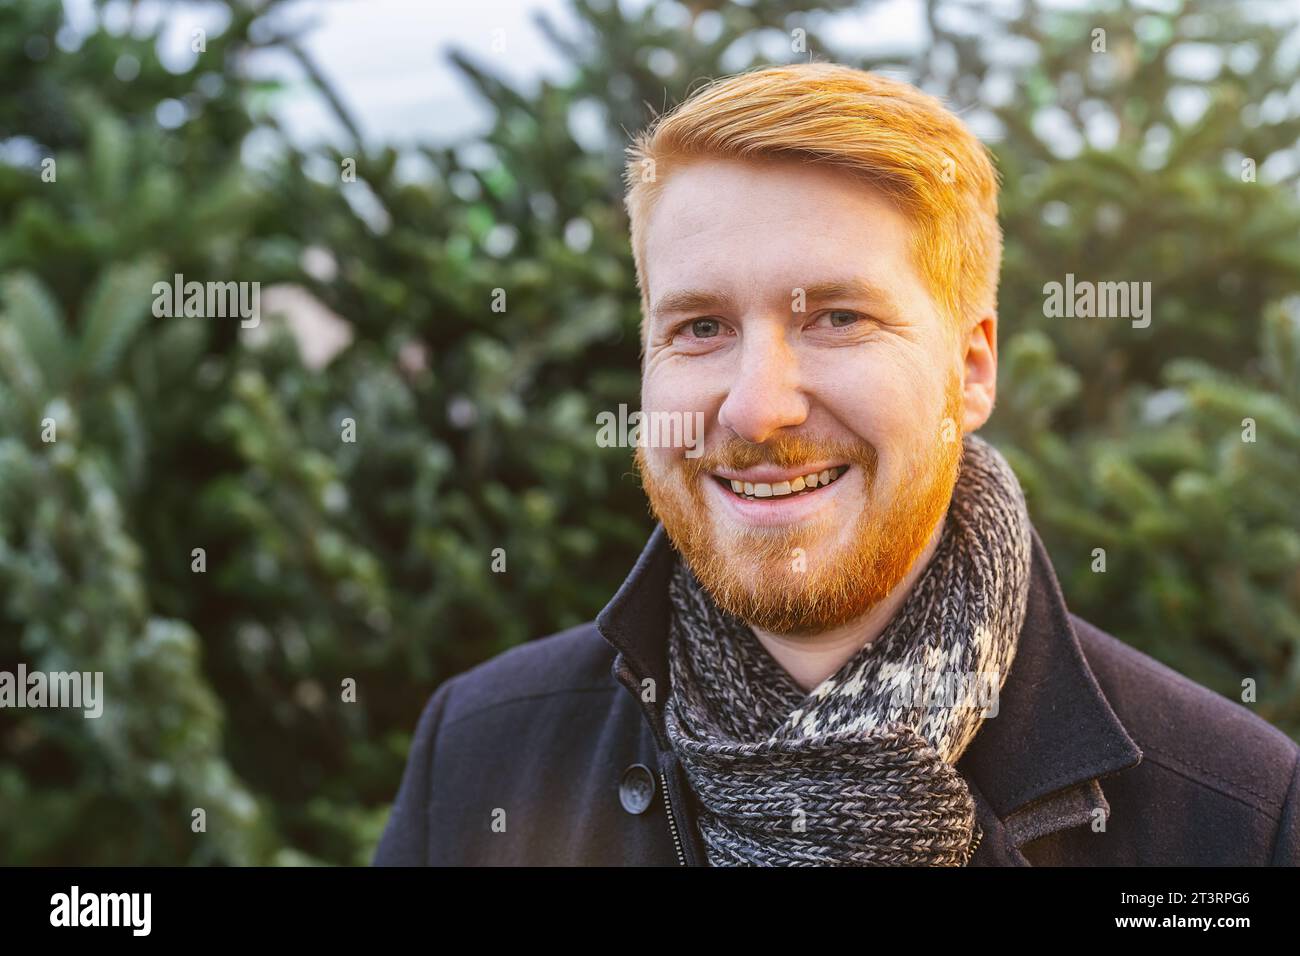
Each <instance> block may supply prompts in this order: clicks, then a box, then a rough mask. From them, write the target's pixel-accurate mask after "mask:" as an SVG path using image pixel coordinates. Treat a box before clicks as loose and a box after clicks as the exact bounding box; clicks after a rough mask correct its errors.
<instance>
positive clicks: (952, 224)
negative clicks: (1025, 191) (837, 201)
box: [624, 63, 1002, 329]
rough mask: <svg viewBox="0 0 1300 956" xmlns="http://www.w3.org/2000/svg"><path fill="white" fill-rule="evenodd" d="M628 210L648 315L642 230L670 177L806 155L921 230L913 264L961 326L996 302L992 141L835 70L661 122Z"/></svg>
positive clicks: (642, 143) (785, 69) (789, 79)
mask: <svg viewBox="0 0 1300 956" xmlns="http://www.w3.org/2000/svg"><path fill="white" fill-rule="evenodd" d="M627 153H628V159H627V165H626V168H625V172H624V175H625V181H626V184H627V195H626V198H625V204H626V207H627V213H628V218H629V221H630V224H631V233H632V252H633V255H634V257H635V259H636V274H637V286H638V288H639V289H640V291H641V308H642V316H643V326H644V316H646V315H648V314H649V302H648V280H647V277H646V263H645V231H646V223H647V221H648V220H649V216H650V211H651V210H652V209H653V207H654V204H655V202H656V200H657V198H658V196H659V193H660V191H661V190H662V189H663V187H664V184H665V183H666V182H667V181H668V179H669V177H671V176H672V174H673V171H674V170H675V169H677V168H679V167H680V166H682V165H685V164H688V163H689V162H690V161H692V160H698V159H708V158H731V159H762V158H764V157H771V158H789V157H797V158H804V159H806V160H808V161H809V162H817V163H825V164H830V165H834V166H838V167H842V168H844V169H845V170H846V171H847V172H849V173H850V174H852V175H855V176H857V177H858V178H860V179H861V180H863V182H864V183H867V184H869V185H871V186H874V187H875V188H877V189H879V190H881V191H882V192H883V193H884V194H885V195H887V196H888V197H890V198H891V199H892V200H893V201H894V202H895V204H896V205H897V206H898V208H900V209H901V210H902V211H903V212H904V214H906V215H907V217H908V219H909V220H910V222H911V223H912V226H913V255H914V262H915V263H916V265H917V267H918V269H919V270H920V272H921V274H922V276H923V277H924V278H925V280H926V283H927V285H928V287H929V289H930V291H931V294H932V295H933V296H934V297H935V299H936V301H937V302H938V303H939V306H940V308H941V309H942V310H943V311H944V312H945V313H946V314H947V315H948V316H949V317H950V318H951V319H952V320H953V323H954V325H955V326H956V327H957V328H958V329H964V328H965V327H966V326H968V325H970V324H973V323H974V321H975V320H976V319H977V318H978V316H980V315H981V314H983V313H984V312H986V311H990V310H993V309H995V308H996V307H997V285H998V272H999V269H1000V267H1001V261H1002V232H1001V229H1000V228H999V226H998V221H997V214H998V210H997V196H998V177H997V172H996V170H995V169H994V167H993V162H992V159H991V157H990V154H989V152H988V150H987V149H986V148H985V146H984V145H983V144H982V143H981V142H980V141H979V140H978V139H976V138H975V136H974V134H972V133H971V132H970V130H968V129H967V128H966V127H965V125H964V124H963V123H962V122H961V121H960V120H959V119H958V118H957V117H956V116H955V115H953V113H951V112H950V111H949V110H948V109H947V108H945V107H944V105H943V104H942V103H941V102H940V101H939V100H937V99H935V98H934V97H933V96H930V95H928V94H926V93H922V92H921V91H920V90H918V89H916V88H915V87H913V86H910V85H908V84H906V83H902V82H899V81H897V80H891V79H888V78H886V77H883V76H879V75H877V74H874V73H868V72H866V71H864V70H857V69H853V68H852V67H847V66H839V65H837V64H833V63H798V64H793V65H789V66H774V67H767V68H764V69H759V70H754V71H751V72H748V73H741V74H738V75H736V76H732V77H727V78H725V79H722V80H718V81H716V82H714V83H712V84H710V85H709V86H706V87H704V88H702V89H700V90H698V91H697V92H696V93H695V94H694V95H692V96H690V97H689V98H688V99H687V100H686V101H685V102H683V103H681V104H680V105H678V106H677V107H676V108H675V109H673V110H671V111H670V112H668V113H666V114H664V115H663V116H660V117H658V118H657V119H656V120H655V122H653V123H652V124H651V125H650V127H649V128H648V129H647V130H645V131H644V132H643V133H642V134H641V135H640V136H638V137H637V138H636V140H635V141H634V142H633V144H632V145H631V146H630V147H628V150H627Z"/></svg>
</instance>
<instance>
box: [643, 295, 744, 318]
mask: <svg viewBox="0 0 1300 956" xmlns="http://www.w3.org/2000/svg"><path fill="white" fill-rule="evenodd" d="M735 308H736V300H735V299H734V298H732V297H731V295H730V294H728V293H726V292H707V291H704V290H702V289H682V290H679V291H677V292H668V293H666V294H665V295H663V296H662V297H661V298H660V299H659V301H658V302H656V303H655V304H654V305H652V306H651V307H650V315H651V316H652V317H654V318H659V317H660V316H664V315H676V314H678V313H681V312H732V311H735Z"/></svg>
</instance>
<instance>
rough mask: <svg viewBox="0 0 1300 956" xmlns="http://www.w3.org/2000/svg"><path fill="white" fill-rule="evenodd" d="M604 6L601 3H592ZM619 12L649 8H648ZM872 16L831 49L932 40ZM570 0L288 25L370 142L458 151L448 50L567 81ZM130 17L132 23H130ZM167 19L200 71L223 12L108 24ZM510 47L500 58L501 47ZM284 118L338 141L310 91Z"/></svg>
mask: <svg viewBox="0 0 1300 956" xmlns="http://www.w3.org/2000/svg"><path fill="white" fill-rule="evenodd" d="M594 2H600V0H594ZM604 2H619V3H620V4H621V5H622V6H623V7H624V8H625V9H627V10H634V9H639V8H642V7H644V6H645V5H646V3H647V2H648V0H604ZM64 6H65V9H66V10H67V11H68V14H69V19H70V22H71V23H73V24H74V26H80V28H81V29H82V30H85V29H87V28H88V26H89V25H90V24H93V22H94V20H93V18H94V3H93V0H64ZM660 6H661V7H663V8H664V9H663V15H664V16H666V17H668V18H670V19H671V17H672V15H673V14H674V13H676V14H678V15H680V14H681V8H680V4H675V3H662V4H660ZM866 6H867V9H864V10H857V11H851V12H849V13H844V14H836V15H834V16H831V17H829V18H828V21H827V22H828V23H829V24H831V25H832V26H831V28H830V30H829V32H830V34H831V39H832V40H833V41H834V42H836V43H837V45H840V46H846V47H848V48H851V49H856V48H860V49H864V50H866V49H872V48H897V47H898V46H900V45H906V46H915V45H917V44H919V43H920V42H922V41H923V38H924V37H925V24H924V20H923V18H922V15H921V10H922V7H921V2H920V0H881V2H879V3H877V4H874V5H872V4H868V5H866ZM569 7H570V4H569V0H293V2H291V3H289V4H288V5H287V7H286V12H285V15H284V17H283V20H284V22H285V23H286V24H290V25H297V26H303V27H307V28H308V29H307V30H306V32H305V35H304V46H305V47H306V49H307V50H308V51H309V52H310V54H311V55H312V57H313V59H314V60H315V61H316V62H317V64H318V65H319V66H320V68H321V70H322V71H323V72H324V73H325V75H326V76H328V77H329V78H330V79H331V80H332V81H333V82H334V86H335V88H336V89H337V90H338V92H339V93H340V95H341V96H342V98H343V99H344V101H345V102H346V103H347V105H348V106H349V108H350V109H351V111H352V113H353V115H354V116H355V117H356V119H357V122H358V125H359V126H360V127H361V129H362V132H363V134H364V135H365V136H366V138H367V139H368V140H372V141H374V142H383V143H395V144H399V143H404V142H417V141H418V142H450V141H456V140H460V139H462V138H463V137H464V135H465V134H466V133H468V132H473V131H475V130H480V129H483V128H484V127H485V126H486V124H487V122H488V117H489V111H488V110H487V108H486V107H485V106H484V105H482V104H481V103H480V102H479V101H478V100H477V99H476V98H475V97H474V96H473V95H472V94H471V91H470V88H469V87H468V86H467V84H465V83H464V81H463V80H462V79H461V78H460V74H459V73H458V71H457V70H456V69H455V67H454V66H452V65H451V64H450V63H449V62H448V59H447V56H446V52H447V51H448V50H449V49H452V48H458V49H460V50H462V51H464V52H465V53H467V54H469V55H470V56H471V57H473V58H474V59H476V60H478V61H480V62H483V63H485V64H487V65H489V66H490V68H491V69H492V71H493V72H494V73H496V74H498V75H502V76H504V77H506V78H509V79H510V80H512V81H513V82H515V83H517V84H522V85H525V86H528V85H532V84H535V83H536V82H538V81H539V80H540V79H541V78H542V77H547V78H550V79H554V80H559V79H562V78H563V77H564V76H565V75H566V73H567V71H568V69H569V66H568V64H567V62H566V60H565V59H564V57H563V56H562V55H560V54H559V53H558V52H557V51H556V50H555V48H554V47H553V46H552V45H551V43H550V42H549V40H547V38H546V37H545V36H544V34H543V33H542V32H541V31H540V30H539V29H538V28H537V26H536V24H535V23H534V15H535V14H537V13H542V14H545V15H546V16H547V17H548V18H549V19H550V20H551V21H552V22H553V23H555V24H556V26H557V27H559V28H560V30H561V32H564V33H566V34H575V33H576V20H575V19H574V17H573V16H572V14H571V13H570V10H569ZM133 18H134V19H133ZM164 18H165V23H166V31H165V33H164V37H163V41H162V43H161V44H160V55H161V56H162V58H163V62H164V63H165V64H167V65H169V66H172V67H173V68H176V69H181V68H185V67H187V66H188V65H189V63H191V62H192V59H193V56H194V54H193V53H191V51H190V40H191V36H192V34H193V31H194V30H195V29H197V28H202V29H205V30H207V31H208V32H209V34H212V33H216V32H218V31H219V30H220V29H222V28H223V27H224V25H225V22H226V17H225V15H224V12H223V10H222V8H221V6H220V5H219V4H214V3H203V2H179V0H140V2H139V3H138V4H136V5H135V6H134V12H132V4H130V3H128V2H127V0H114V2H110V3H109V4H108V5H107V7H106V9H105V13H104V19H105V24H106V26H107V27H108V28H109V29H110V30H113V31H115V32H119V31H125V30H128V29H132V25H133V24H134V27H135V29H137V30H144V29H148V28H150V27H152V25H153V24H155V23H157V22H158V21H159V20H163V19H164ZM502 47H504V48H502ZM254 69H255V70H256V71H257V72H259V73H262V74H263V75H268V76H275V77H279V78H283V79H293V80H300V78H301V71H300V70H299V69H298V68H297V66H296V64H294V63H292V62H291V61H290V60H288V58H284V57H280V56H278V55H268V56H263V57H261V58H260V59H259V60H258V61H257V62H256V63H255V64H254ZM275 110H276V114H277V117H278V118H279V119H280V120H281V121H282V122H283V123H284V124H285V125H286V127H287V128H288V129H289V131H290V134H291V135H292V136H293V137H294V138H295V139H296V140H298V141H299V142H311V141H314V140H317V139H320V138H327V139H332V138H335V137H336V135H337V133H338V130H337V128H336V127H335V126H334V124H333V121H332V118H331V116H330V114H329V111H328V109H327V108H326V107H325V106H324V105H323V104H322V103H321V102H320V100H319V97H317V96H316V95H315V93H314V92H313V91H312V90H311V89H310V88H309V87H308V86H307V85H306V84H305V83H302V82H296V83H293V84H292V85H291V88H290V89H289V90H288V91H286V93H284V94H283V95H281V96H280V97H279V98H278V100H277V102H276V106H275Z"/></svg>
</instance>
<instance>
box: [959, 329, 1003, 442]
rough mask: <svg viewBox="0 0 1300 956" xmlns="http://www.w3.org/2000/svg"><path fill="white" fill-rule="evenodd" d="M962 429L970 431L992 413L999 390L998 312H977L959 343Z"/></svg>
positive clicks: (986, 419)
mask: <svg viewBox="0 0 1300 956" xmlns="http://www.w3.org/2000/svg"><path fill="white" fill-rule="evenodd" d="M961 350H962V353H963V356H964V357H963V361H962V364H963V370H962V405H963V409H964V418H963V419H962V431H965V432H973V431H975V430H976V429H978V428H980V427H981V426H982V425H983V424H984V423H985V422H986V421H988V420H989V416H990V415H992V414H993V403H994V401H996V399H997V393H998V314H997V313H996V312H993V311H989V312H986V313H984V314H983V315H982V316H980V318H979V320H978V321H977V322H976V323H975V324H974V325H973V326H971V328H970V332H969V334H968V335H967V336H966V339H965V341H964V342H963V343H961Z"/></svg>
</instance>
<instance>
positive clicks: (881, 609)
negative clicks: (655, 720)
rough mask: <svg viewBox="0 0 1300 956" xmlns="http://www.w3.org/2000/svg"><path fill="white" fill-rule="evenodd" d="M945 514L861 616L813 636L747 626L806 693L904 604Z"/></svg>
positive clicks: (931, 550) (876, 634)
mask: <svg viewBox="0 0 1300 956" xmlns="http://www.w3.org/2000/svg"><path fill="white" fill-rule="evenodd" d="M946 520H947V515H946V513H945V515H944V517H943V518H940V519H939V522H938V524H936V525H935V528H934V531H933V532H932V533H931V535H930V540H929V541H928V542H927V543H926V546H925V548H924V550H922V552H921V554H920V556H919V557H917V559H916V560H915V561H914V562H913V563H912V567H911V568H910V569H909V570H908V572H907V575H906V576H905V577H904V578H903V580H902V581H900V582H899V583H898V585H897V586H896V587H895V588H894V589H893V590H892V591H890V592H889V594H888V596H887V597H886V598H885V599H884V600H883V601H881V602H880V603H879V604H877V605H876V606H875V607H873V608H872V609H871V610H870V611H868V612H867V613H866V614H864V615H863V616H862V617H860V618H858V619H856V620H853V621H850V622H849V623H847V624H844V625H841V626H840V627H837V628H832V629H831V630H829V631H823V632H822V633H820V634H816V635H807V634H773V633H772V632H771V631H765V630H762V629H760V628H757V627H753V625H750V627H751V629H752V630H753V632H754V634H755V635H757V637H758V639H759V641H760V642H762V644H763V647H765V648H766V649H767V652H768V653H769V654H771V655H772V657H773V659H774V660H775V661H776V662H777V663H778V664H780V665H781V667H782V669H784V670H785V672H786V673H787V674H789V675H790V676H791V677H792V678H793V679H794V682H795V683H796V684H798V685H799V687H800V688H801V689H802V690H803V691H804V692H805V693H807V692H808V691H811V690H812V689H813V688H814V687H816V686H817V685H818V684H820V683H821V682H822V681H824V680H825V679H826V678H828V677H830V676H831V675H832V674H834V673H835V672H836V671H838V670H839V669H840V668H841V667H843V666H844V664H845V662H846V661H848V660H849V659H850V658H852V657H853V656H854V655H855V654H857V653H858V651H859V650H861V649H862V648H863V647H864V646H865V645H867V644H870V643H872V642H874V641H875V639H876V638H877V637H879V636H880V635H881V633H882V632H883V631H884V630H885V627H886V626H887V625H888V624H889V622H890V621H892V620H893V618H894V615H895V614H896V613H898V609H899V608H901V607H902V606H903V602H904V601H906V600H907V596H908V595H909V594H911V593H912V588H913V587H914V586H915V585H916V582H917V581H918V580H919V579H920V577H921V574H922V573H923V572H924V571H925V568H926V565H928V564H929V563H930V558H931V557H933V556H934V551H935V548H937V547H938V546H939V538H940V535H941V534H942V531H943V525H944V522H945V521H946Z"/></svg>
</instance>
